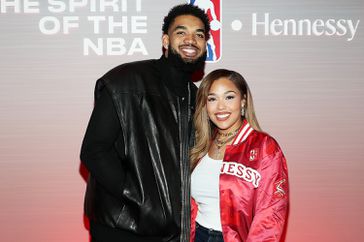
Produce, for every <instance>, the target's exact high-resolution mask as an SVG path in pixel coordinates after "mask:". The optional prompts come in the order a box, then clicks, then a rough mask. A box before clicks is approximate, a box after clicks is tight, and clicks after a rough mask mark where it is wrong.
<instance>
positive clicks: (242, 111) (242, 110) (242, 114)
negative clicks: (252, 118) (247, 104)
mask: <svg viewBox="0 0 364 242" xmlns="http://www.w3.org/2000/svg"><path fill="white" fill-rule="evenodd" d="M241 116H243V117H244V116H245V108H244V107H241Z"/></svg>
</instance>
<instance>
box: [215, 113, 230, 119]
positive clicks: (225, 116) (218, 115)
mask: <svg viewBox="0 0 364 242" xmlns="http://www.w3.org/2000/svg"><path fill="white" fill-rule="evenodd" d="M230 114H231V113H228V112H224V113H215V117H216V119H217V120H218V121H225V120H227V119H228V118H229V117H230Z"/></svg>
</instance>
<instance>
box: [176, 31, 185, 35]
mask: <svg viewBox="0 0 364 242" xmlns="http://www.w3.org/2000/svg"><path fill="white" fill-rule="evenodd" d="M176 34H177V35H184V34H185V32H182V31H179V32H177V33H176Z"/></svg>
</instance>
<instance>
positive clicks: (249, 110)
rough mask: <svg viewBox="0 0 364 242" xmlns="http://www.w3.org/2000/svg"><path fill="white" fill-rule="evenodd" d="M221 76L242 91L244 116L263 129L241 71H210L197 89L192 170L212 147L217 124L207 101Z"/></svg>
mask: <svg viewBox="0 0 364 242" xmlns="http://www.w3.org/2000/svg"><path fill="white" fill-rule="evenodd" d="M220 78H227V79H229V80H230V81H232V82H233V83H234V85H235V86H236V87H237V89H238V90H239V91H240V95H241V98H242V99H245V115H244V116H245V117H242V118H245V119H246V120H247V122H248V123H249V124H250V126H251V127H252V128H253V129H255V130H261V129H260V126H259V123H258V120H257V118H256V116H255V111H254V104H253V98H252V95H251V92H250V89H249V86H248V84H247V83H246V81H245V79H244V78H243V77H242V76H241V75H240V74H239V73H237V72H235V71H231V70H226V69H217V70H214V71H212V72H210V73H209V74H208V75H207V76H206V77H205V78H204V79H203V80H202V82H201V85H200V87H199V89H198V91H197V98H196V111H195V115H194V118H193V121H194V124H195V128H196V133H195V138H196V143H195V145H194V147H193V148H192V149H191V152H190V160H191V169H192V170H193V169H194V168H195V166H196V165H197V162H198V161H199V160H200V159H201V158H202V157H203V156H204V155H206V154H207V152H208V151H209V148H210V144H211V138H212V137H211V136H212V131H213V129H214V127H215V126H214V124H213V123H212V122H211V121H210V119H209V117H208V114H207V109H206V102H207V96H208V94H209V91H210V88H211V86H212V84H213V83H214V81H216V80H218V79H220Z"/></svg>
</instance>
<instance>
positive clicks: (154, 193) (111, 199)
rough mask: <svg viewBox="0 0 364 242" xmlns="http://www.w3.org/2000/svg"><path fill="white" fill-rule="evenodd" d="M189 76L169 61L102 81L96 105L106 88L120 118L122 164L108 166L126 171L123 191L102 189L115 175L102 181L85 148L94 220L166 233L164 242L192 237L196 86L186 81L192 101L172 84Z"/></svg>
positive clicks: (136, 66)
mask: <svg viewBox="0 0 364 242" xmlns="http://www.w3.org/2000/svg"><path fill="white" fill-rule="evenodd" d="M184 75H185V74H184V73H180V72H178V71H176V70H175V69H173V68H172V69H171V66H169V64H168V63H167V60H166V59H165V58H164V57H162V58H161V59H159V60H146V61H139V62H133V63H128V64H124V65H121V66H118V67H116V68H114V69H113V70H111V71H110V72H108V73H107V74H106V75H104V76H103V77H102V78H101V79H99V80H98V82H97V84H96V89H95V99H96V102H97V98H98V96H99V92H100V91H101V90H102V89H103V88H106V90H107V91H108V93H109V94H110V95H111V97H112V100H113V104H114V107H115V109H116V113H117V116H118V119H119V121H120V127H121V132H120V135H118V138H117V139H116V140H115V142H114V146H113V147H112V149H113V150H112V152H113V153H114V154H115V155H116V156H117V158H118V159H116V160H112V161H108V160H103V161H102V162H105V163H106V162H114V163H115V162H116V161H117V162H118V164H113V167H120V171H119V175H118V180H119V181H120V184H116V185H115V184H114V186H116V187H117V188H116V190H117V189H119V191H120V194H117V193H118V191H117V192H115V193H113V189H112V188H110V189H109V188H108V187H107V186H108V185H107V184H102V177H101V176H105V175H108V174H105V172H104V174H101V176H100V175H99V177H100V179H98V173H99V172H100V173H101V172H102V171H101V170H100V169H99V170H97V169H96V170H92V167H93V166H92V162H98V160H97V158H95V157H91V154H89V153H87V151H83V150H84V149H82V150H81V160H82V161H83V163H84V164H85V165H86V167H87V168H89V170H90V177H89V180H88V184H87V191H86V198H85V211H86V214H87V216H88V217H89V218H90V220H91V221H96V222H97V223H100V224H104V225H107V226H109V227H112V228H120V229H124V230H128V231H130V232H133V233H135V234H138V235H142V236H160V237H161V238H163V239H162V241H183V242H184V241H188V240H189V228H190V221H189V219H190V193H189V191H190V184H189V180H190V179H189V158H188V152H189V148H190V145H191V144H192V139H193V138H192V137H193V135H192V122H191V117H192V116H193V109H194V105H195V93H196V87H195V85H194V84H193V83H191V82H189V81H188V82H186V83H187V84H186V85H187V86H188V88H187V90H188V91H187V93H186V95H185V97H181V96H178V95H177V94H176V93H175V92H173V90H171V89H173V88H170V87H168V83H169V82H173V81H175V80H174V79H178V78H181V76H184ZM183 78H184V77H183ZM186 78H188V77H187V76H186ZM100 162H101V161H100ZM110 173H111V172H110ZM116 174H117V173H116ZM110 175H113V174H110ZM114 191H115V189H114Z"/></svg>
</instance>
